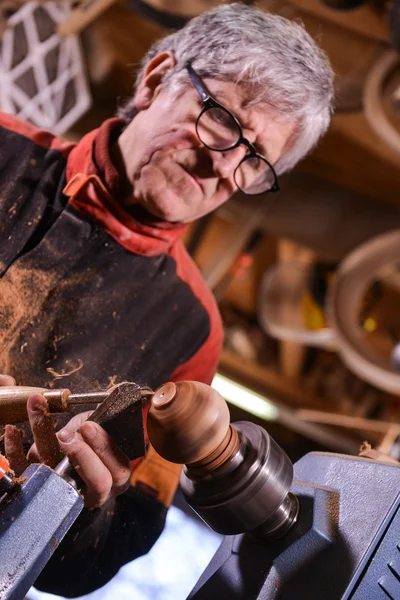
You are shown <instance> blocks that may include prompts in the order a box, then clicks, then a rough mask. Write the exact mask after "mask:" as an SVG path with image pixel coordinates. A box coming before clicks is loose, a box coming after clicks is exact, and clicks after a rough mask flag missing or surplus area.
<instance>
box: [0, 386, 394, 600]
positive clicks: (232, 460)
mask: <svg viewBox="0 0 400 600" xmlns="http://www.w3.org/2000/svg"><path fill="white" fill-rule="evenodd" d="M131 385H132V384H131ZM133 385H134V384H133ZM147 393H148V392H147ZM136 394H137V396H136V398H137V402H139V396H140V394H139V392H138V390H136ZM140 401H141V402H142V400H140ZM100 406H101V405H100ZM139 413H141V411H137V414H139ZM148 433H149V438H150V441H151V443H152V444H153V446H154V448H155V449H156V450H157V452H158V453H159V454H161V455H162V456H163V457H164V458H166V459H167V460H169V461H171V462H175V463H180V464H184V465H185V466H184V468H183V472H182V476H181V488H182V490H183V493H184V496H185V498H186V500H187V501H188V503H189V504H190V506H191V507H192V508H193V509H194V510H195V511H196V513H197V514H198V515H200V517H201V518H202V519H203V520H204V521H205V522H206V523H207V524H208V525H209V526H210V527H212V528H213V529H214V530H215V531H217V532H219V533H221V534H224V536H225V537H224V539H223V541H222V543H221V546H220V547H219V549H218V550H217V552H216V554H215V556H214V558H213V559H212V561H211V562H210V564H209V566H208V567H207V569H206V570H205V572H204V573H203V575H202V576H201V577H200V579H199V581H198V583H197V584H196V586H195V587H194V589H193V590H192V592H191V594H190V596H189V598H190V599H192V600H206V599H207V600H213V599H218V600H225V599H226V600H228V599H229V600H239V599H240V600H253V599H254V600H278V599H279V600H298V599H301V600H350V599H352V600H387V599H391V600H399V599H400V514H399V512H400V493H399V492H400V464H398V463H396V462H395V461H393V460H390V459H388V461H386V460H385V458H384V457H383V459H382V457H380V460H373V459H371V458H366V457H355V456H348V455H338V454H333V453H323V452H316V453H310V454H307V455H306V456H304V457H303V458H302V459H301V460H299V461H298V462H297V463H296V464H295V465H294V466H292V464H291V462H290V460H289V458H288V457H287V455H286V454H285V453H284V452H283V450H282V449H281V448H280V447H279V446H278V445H277V444H276V443H275V442H274V440H273V439H272V438H271V437H270V436H269V435H268V433H267V432H266V431H265V430H264V429H263V428H261V427H259V426H258V425H256V424H254V423H249V422H238V423H232V424H231V423H230V421H229V411H228V408H227V405H226V403H225V401H224V400H223V398H222V397H221V396H220V395H219V394H218V393H217V392H216V391H215V390H213V389H212V388H210V387H209V386H206V385H204V384H200V383H197V382H180V383H177V384H174V383H167V384H165V385H163V386H162V387H161V388H159V389H158V390H157V391H156V392H155V393H154V395H153V396H152V399H151V407H150V411H149V416H148ZM382 460H383V461H382ZM64 467H65V465H64ZM2 468H3V473H4V476H3V479H0V482H1V481H3V480H4V487H3V491H4V490H5V493H4V495H3V498H2V500H1V502H0V535H1V538H0V557H1V562H2V566H3V569H2V573H1V579H0V590H1V592H0V596H1V598H2V599H3V598H4V600H20V599H22V598H23V596H24V593H25V592H26V590H27V589H28V588H29V586H30V585H31V584H32V583H33V581H34V576H37V575H38V574H39V572H40V569H41V568H43V567H44V565H45V564H46V561H47V560H48V558H49V556H50V555H51V549H52V544H53V548H54V547H56V545H57V544H58V543H59V542H60V541H61V539H62V537H63V535H65V532H66V531H67V530H68V528H69V527H70V526H71V524H72V522H73V521H74V519H75V518H76V517H77V516H78V514H79V512H80V510H81V507H82V499H81V498H80V496H79V493H78V492H77V491H76V490H74V488H73V487H72V485H71V483H70V480H69V478H70V477H71V473H70V472H69V473H68V477H67V480H65V478H64V477H62V476H61V475H62V472H63V471H62V469H63V467H62V466H61V467H58V468H57V469H55V471H52V470H51V469H47V467H45V466H43V465H31V466H30V467H29V469H27V471H26V472H25V473H24V474H23V477H22V479H21V480H20V482H19V484H17V485H15V482H14V483H13V481H12V477H11V475H10V473H7V465H6V463H3V466H2ZM0 473H1V472H0ZM24 477H26V480H25V481H22V480H23V478H24ZM34 481H36V482H37V483H36V484H35V485H36V492H37V493H36V496H37V497H38V498H39V496H40V497H41V500H40V501H41V502H43V501H44V499H46V497H50V496H53V497H54V495H57V497H58V498H59V500H58V506H57V510H54V511H53V513H54V515H55V517H56V518H55V520H57V521H58V522H59V526H58V528H56V529H57V533H56V534H54V535H53V537H52V538H51V539H47V540H44V539H43V538H44V535H43V523H41V522H40V519H39V518H37V519H36V521H37V523H33V522H32V515H36V517H37V515H38V511H37V507H36V511H35V512H32V511H33V508H32V509H31V504H28V505H26V506H22V502H21V499H23V497H24V494H25V495H26V494H27V493H29V492H28V488H30V487H32V485H33V482H34ZM32 506H33V505H32ZM58 509H59V510H58ZM57 511H58V512H59V513H61V512H62V513H63V515H62V519H61V518H60V515H59V514H58V515H56V513H57ZM12 515H14V517H15V518H14V520H12V518H11V517H12ZM29 518H31V520H30V522H31V524H32V526H33V525H34V526H35V527H37V531H41V530H42V536H41V537H42V539H41V540H40V541H41V545H40V544H39V541H38V540H37V539H36V538H35V539H34V537H33V536H32V537H30V538H29V544H27V543H26V540H25V544H24V545H23V544H22V542H21V541H18V540H17V539H16V538H17V536H16V535H15V533H14V534H13V531H14V532H17V524H18V523H19V522H21V523H22V522H23V521H24V520H25V526H26V524H27V523H29ZM48 519H49V515H48V514H47V513H46V521H47V520H48ZM48 531H49V529H48V528H45V532H48ZM22 552H23V554H22ZM22 558H24V560H25V562H23V560H22ZM29 560H30V561H31V563H32V564H33V563H34V564H35V567H34V568H31V569H30V570H29V569H26V568H25V565H26V564H27V562H29Z"/></svg>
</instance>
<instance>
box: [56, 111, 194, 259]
mask: <svg viewBox="0 0 400 600" xmlns="http://www.w3.org/2000/svg"><path fill="white" fill-rule="evenodd" d="M123 126H124V121H123V119H120V118H113V119H108V120H107V121H104V123H103V124H102V125H101V126H100V127H99V129H95V130H94V131H91V132H90V133H88V134H87V135H85V136H84V137H83V138H82V140H81V141H80V142H79V143H78V144H77V145H76V146H75V148H74V149H73V150H72V151H71V153H70V154H69V157H68V161H67V184H66V186H65V188H64V190H63V192H64V194H65V195H66V196H68V197H69V203H70V204H71V206H73V207H74V208H75V209H76V210H78V211H79V212H80V213H82V214H84V215H85V216H87V217H89V218H91V219H92V220H93V221H95V222H96V223H98V224H100V225H101V226H102V227H103V228H104V229H105V230H106V231H107V233H109V234H110V235H111V237H113V238H114V239H115V240H116V241H117V242H118V243H119V244H121V246H123V247H124V248H126V249H127V250H129V251H130V252H135V253H136V254H142V255H145V256H155V255H157V254H161V253H163V252H167V251H168V250H169V248H170V247H171V245H172V244H173V243H174V242H175V240H176V239H178V238H179V237H180V236H181V235H182V233H183V231H184V230H185V227H186V226H185V225H182V224H173V223H166V222H161V221H160V222H159V221H156V220H151V218H150V217H147V216H146V217H143V218H140V220H139V219H138V218H135V217H133V216H132V215H131V214H130V213H129V212H128V211H127V210H126V209H125V208H124V207H123V206H122V204H121V203H120V199H121V198H122V187H121V184H122V182H121V176H120V174H119V172H118V170H117V168H116V166H115V165H114V163H113V162H112V158H111V148H112V146H113V144H114V143H115V141H116V140H117V138H118V136H119V135H120V133H121V131H122V129H123Z"/></svg>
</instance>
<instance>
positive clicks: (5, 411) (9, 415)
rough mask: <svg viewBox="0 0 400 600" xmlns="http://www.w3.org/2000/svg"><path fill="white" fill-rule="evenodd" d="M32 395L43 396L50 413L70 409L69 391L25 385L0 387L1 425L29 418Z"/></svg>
mask: <svg viewBox="0 0 400 600" xmlns="http://www.w3.org/2000/svg"><path fill="white" fill-rule="evenodd" d="M32 394H42V395H43V396H44V397H45V398H46V400H47V402H48V404H49V410H50V412H64V411H65V410H67V409H68V402H67V398H68V396H69V395H70V391H69V390H66V389H63V390H48V389H46V388H39V387H31V386H25V385H15V386H3V387H0V424H1V425H6V424H8V423H9V424H11V423H21V422H22V421H25V420H26V419H27V418H28V413H27V410H26V403H27V401H28V398H29V397H30V396H32Z"/></svg>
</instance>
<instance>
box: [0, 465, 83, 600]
mask: <svg viewBox="0 0 400 600" xmlns="http://www.w3.org/2000/svg"><path fill="white" fill-rule="evenodd" d="M23 477H26V480H25V481H24V483H23V484H22V486H21V487H20V488H19V489H17V490H16V491H14V492H13V493H12V494H10V495H5V496H4V497H3V499H2V500H1V502H0V565H1V568H0V598H1V600H21V599H22V598H24V596H25V593H26V592H27V591H28V589H29V588H30V587H31V586H32V585H33V583H34V581H35V579H36V578H37V577H38V575H39V573H40V572H41V570H42V569H43V567H44V566H45V565H46V563H47V561H48V560H49V558H50V557H51V555H52V554H53V552H54V550H55V549H56V548H57V546H58V544H59V543H60V542H61V540H62V539H63V537H64V535H65V534H66V533H67V531H68V530H69V528H70V527H71V525H72V524H73V522H74V521H75V519H76V518H77V516H78V515H79V513H80V512H81V510H82V508H83V499H82V496H81V495H80V494H79V492H77V490H76V489H74V488H73V487H72V485H70V484H69V483H68V482H67V481H65V479H63V478H62V477H61V476H59V475H57V474H56V473H55V472H54V471H53V470H52V469H50V468H49V467H46V466H45V465H37V464H35V465H30V466H29V467H28V468H27V469H26V470H25V471H24V473H23Z"/></svg>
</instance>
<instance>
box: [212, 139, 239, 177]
mask: <svg viewBox="0 0 400 600" xmlns="http://www.w3.org/2000/svg"><path fill="white" fill-rule="evenodd" d="M245 154H246V148H245V147H244V146H238V147H237V148H233V150H226V151H224V152H217V151H215V150H210V156H211V159H212V162H213V169H214V173H215V174H216V176H217V177H218V178H219V179H228V178H229V177H232V176H233V172H234V170H235V169H236V167H237V166H238V164H239V163H240V161H241V160H242V158H243V157H244V155H245Z"/></svg>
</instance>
